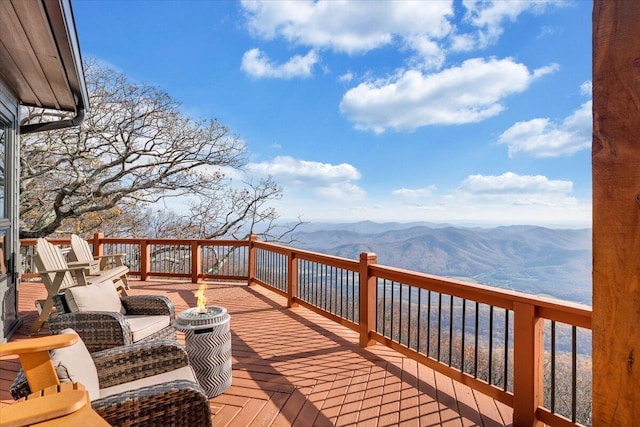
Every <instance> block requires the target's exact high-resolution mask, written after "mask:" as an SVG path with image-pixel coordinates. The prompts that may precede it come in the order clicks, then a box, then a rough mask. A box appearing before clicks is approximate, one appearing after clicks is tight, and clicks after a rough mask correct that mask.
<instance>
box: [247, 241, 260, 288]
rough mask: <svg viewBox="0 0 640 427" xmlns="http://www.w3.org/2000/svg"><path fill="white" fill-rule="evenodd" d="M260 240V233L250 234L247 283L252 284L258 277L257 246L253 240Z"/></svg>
mask: <svg viewBox="0 0 640 427" xmlns="http://www.w3.org/2000/svg"><path fill="white" fill-rule="evenodd" d="M257 240H258V235H256V234H252V235H250V236H249V254H248V258H249V259H248V260H247V285H249V286H251V285H252V284H253V280H254V279H255V277H256V248H255V246H253V242H255V241H257Z"/></svg>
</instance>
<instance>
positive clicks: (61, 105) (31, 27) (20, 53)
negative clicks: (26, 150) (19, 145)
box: [0, 0, 89, 133]
mask: <svg viewBox="0 0 640 427" xmlns="http://www.w3.org/2000/svg"><path fill="white" fill-rule="evenodd" d="M0 79H2V80H4V81H5V83H6V84H7V85H8V86H9V88H10V89H11V90H12V91H13V92H14V94H15V95H16V97H17V98H18V100H19V102H20V103H21V104H23V105H26V106H34V107H42V108H49V109H55V110H62V111H70V112H75V114H76V117H75V118H74V119H71V120H65V121H62V123H61V122H52V123H48V124H46V123H45V124H38V125H27V126H23V127H22V128H21V133H29V132H34V131H37V130H48V129H53V128H60V127H66V126H73V125H77V124H79V123H80V122H81V121H82V118H83V116H84V112H85V110H86V109H88V107H89V96H88V93H87V88H86V84H85V79H84V71H83V69H82V58H81V55H80V48H79V44H78V37H77V34H76V29H75V22H74V18H73V11H72V9H71V3H70V0H33V1H23V0H3V1H0ZM56 123H57V124H56Z"/></svg>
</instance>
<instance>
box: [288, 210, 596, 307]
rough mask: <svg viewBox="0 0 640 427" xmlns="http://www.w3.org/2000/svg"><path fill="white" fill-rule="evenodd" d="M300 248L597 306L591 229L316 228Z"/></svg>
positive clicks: (303, 232) (297, 240) (307, 229)
mask: <svg viewBox="0 0 640 427" xmlns="http://www.w3.org/2000/svg"><path fill="white" fill-rule="evenodd" d="M292 237H293V239H294V241H293V242H292V243H291V245H292V246H295V247H298V248H301V249H306V250H311V251H314V252H320V253H324V254H329V255H335V256H340V257H344V258H350V259H358V257H359V254H360V253H362V252H374V253H375V254H376V255H377V256H378V263H379V264H383V265H388V266H392V267H398V268H403V269H407V270H413V271H419V272H423V273H428V274H434V275H438V276H445V277H451V278H456V279H461V280H466V281H470V282H475V283H481V284H484V285H490V286H496V287H500V288H505V289H511V290H516V291H522V292H527V293H530V294H534V295H543V296H547V297H549V296H550V297H554V298H558V299H562V300H568V301H574V302H579V303H583V304H591V294H592V291H591V269H592V249H591V229H588V228H585V229H551V228H544V227H538V226H504V227H495V228H479V227H468V228H467V227H458V226H456V227H454V226H451V225H448V224H434V223H427V222H414V223H375V222H370V221H364V222H357V223H343V224H330V223H310V224H304V225H302V226H301V227H299V228H298V229H297V230H296V231H295V232H294V233H293V236H292Z"/></svg>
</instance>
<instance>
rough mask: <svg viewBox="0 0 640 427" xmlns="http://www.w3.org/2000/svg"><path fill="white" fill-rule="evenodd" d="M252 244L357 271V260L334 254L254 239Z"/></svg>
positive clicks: (299, 257)
mask: <svg viewBox="0 0 640 427" xmlns="http://www.w3.org/2000/svg"><path fill="white" fill-rule="evenodd" d="M253 245H254V247H256V248H260V249H265V250H270V251H273V252H277V253H280V254H283V255H289V254H291V255H293V256H294V257H296V258H298V259H303V260H306V261H312V262H318V263H323V264H327V265H330V266H332V267H338V268H343V269H345V270H351V271H358V268H359V265H360V263H359V262H358V261H355V260H352V259H348V258H342V257H338V256H334V255H325V254H319V253H317V252H311V251H306V250H304V249H294V248H291V247H289V246H284V245H278V244H276V243H270V242H260V241H254V242H253Z"/></svg>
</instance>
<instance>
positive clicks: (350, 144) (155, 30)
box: [73, 0, 592, 227]
mask: <svg viewBox="0 0 640 427" xmlns="http://www.w3.org/2000/svg"><path fill="white" fill-rule="evenodd" d="M73 6H74V14H75V19H76V26H77V30H78V35H79V39H80V46H81V49H82V52H83V56H84V57H85V58H87V57H93V58H97V59H99V60H101V61H103V62H105V63H107V64H109V65H110V66H112V67H114V68H116V69H117V70H119V71H122V72H124V73H125V74H126V75H127V76H129V78H131V79H132V80H135V81H140V82H144V83H148V84H152V85H157V86H159V87H161V88H162V89H164V90H165V91H167V92H168V93H169V94H170V95H171V96H173V97H174V98H176V99H177V100H179V101H180V102H181V103H182V106H183V110H184V112H185V113H186V114H188V115H190V116H193V117H196V118H216V119H218V120H219V121H220V122H221V123H222V124H224V125H226V126H228V127H229V128H230V129H231V130H232V131H233V132H234V133H236V134H238V135H239V136H240V137H241V138H242V140H243V141H244V143H245V144H246V146H247V150H248V164H247V167H246V170H245V171H244V172H242V173H240V172H231V173H230V176H231V177H233V178H234V179H249V178H250V177H254V178H255V177H260V176H263V175H271V176H273V178H274V179H275V180H276V182H278V184H280V185H281V187H282V188H283V193H284V195H283V198H282V200H280V201H278V202H277V204H275V207H276V208H277V209H278V211H279V212H280V215H281V218H282V219H283V220H286V219H291V218H296V217H298V216H299V217H301V218H302V220H304V221H312V222H317V221H323V222H326V221H340V222H351V221H360V220H372V221H377V222H387V221H399V222H406V221H433V222H448V223H453V224H463V225H508V224H536V225H543V226H551V227H583V226H590V225H591V150H590V147H591V81H590V79H591V11H592V3H591V1H587V0H566V1H525V0H519V1H495V2H491V1H489V2H480V1H477V0H470V1H468V0H464V1H461V0H453V1H436V0H434V1H424V0H423V1H415V2H414V1H409V0H404V1H399V2H391V1H352V2H342V1H337V0H333V1H322V0H321V1H315V2H312V1H304V0H299V1H295V2H287V1H284V0H280V1H269V2H260V1H257V2H253V1H252V2H249V1H247V2H231V1H140V0H138V1H114V0H109V1H98V0H74V2H73Z"/></svg>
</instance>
